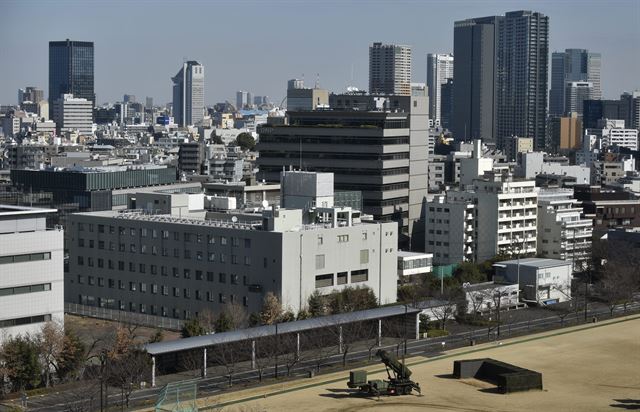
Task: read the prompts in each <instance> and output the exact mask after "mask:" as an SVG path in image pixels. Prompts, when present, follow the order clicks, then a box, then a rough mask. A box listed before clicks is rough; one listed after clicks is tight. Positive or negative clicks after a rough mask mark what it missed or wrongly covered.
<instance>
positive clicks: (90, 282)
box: [87, 276, 96, 286]
mask: <svg viewBox="0 0 640 412" xmlns="http://www.w3.org/2000/svg"><path fill="white" fill-rule="evenodd" d="M87 279H88V282H87V283H89V285H91V286H93V285H95V284H96V281H95V279H94V278H93V276H88V277H87Z"/></svg>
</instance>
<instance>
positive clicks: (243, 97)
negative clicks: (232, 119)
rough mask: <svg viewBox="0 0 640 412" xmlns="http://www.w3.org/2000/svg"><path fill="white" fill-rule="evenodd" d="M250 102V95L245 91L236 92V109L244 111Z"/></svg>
mask: <svg viewBox="0 0 640 412" xmlns="http://www.w3.org/2000/svg"><path fill="white" fill-rule="evenodd" d="M248 102H249V93H248V92H245V91H244V90H238V91H237V92H236V109H238V110H242V109H244V107H245V106H246V105H247V104H248Z"/></svg>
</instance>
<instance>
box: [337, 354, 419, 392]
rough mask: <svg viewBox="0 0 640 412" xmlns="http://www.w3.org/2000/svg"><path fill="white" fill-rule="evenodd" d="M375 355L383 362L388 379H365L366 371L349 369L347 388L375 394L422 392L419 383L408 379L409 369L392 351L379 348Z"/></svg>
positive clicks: (409, 375)
mask: <svg viewBox="0 0 640 412" xmlns="http://www.w3.org/2000/svg"><path fill="white" fill-rule="evenodd" d="M376 356H378V357H379V358H380V361H381V362H382V363H384V366H385V369H386V370H387V377H388V380H383V379H372V380H367V371H365V370H357V371H351V372H349V381H348V382H347V386H348V387H349V388H359V389H360V391H362V392H365V393H368V394H370V395H375V396H380V395H410V394H411V392H412V391H413V390H414V389H415V391H416V392H418V393H419V394H422V390H421V389H420V384H419V383H417V382H414V381H412V380H411V379H409V378H410V377H411V369H409V368H408V367H407V365H405V364H404V363H403V362H400V361H398V358H396V357H395V355H394V354H393V353H390V352H387V351H384V350H379V351H378V352H376ZM390 370H391V371H390ZM392 372H393V373H392Z"/></svg>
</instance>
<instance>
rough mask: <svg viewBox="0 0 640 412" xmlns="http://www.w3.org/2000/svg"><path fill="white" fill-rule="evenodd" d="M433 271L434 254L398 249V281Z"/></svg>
mask: <svg viewBox="0 0 640 412" xmlns="http://www.w3.org/2000/svg"><path fill="white" fill-rule="evenodd" d="M432 271H433V254H431V253H417V252H407V251H404V250H399V251H398V281H399V282H400V283H402V282H404V281H405V280H410V279H412V278H418V277H419V276H420V275H426V274H427V273H431V272H432Z"/></svg>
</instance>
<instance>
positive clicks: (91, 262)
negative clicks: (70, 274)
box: [87, 256, 93, 267]
mask: <svg viewBox="0 0 640 412" xmlns="http://www.w3.org/2000/svg"><path fill="white" fill-rule="evenodd" d="M87 264H88V265H89V266H90V267H93V258H92V257H91V256H89V257H88V258H87Z"/></svg>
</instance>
